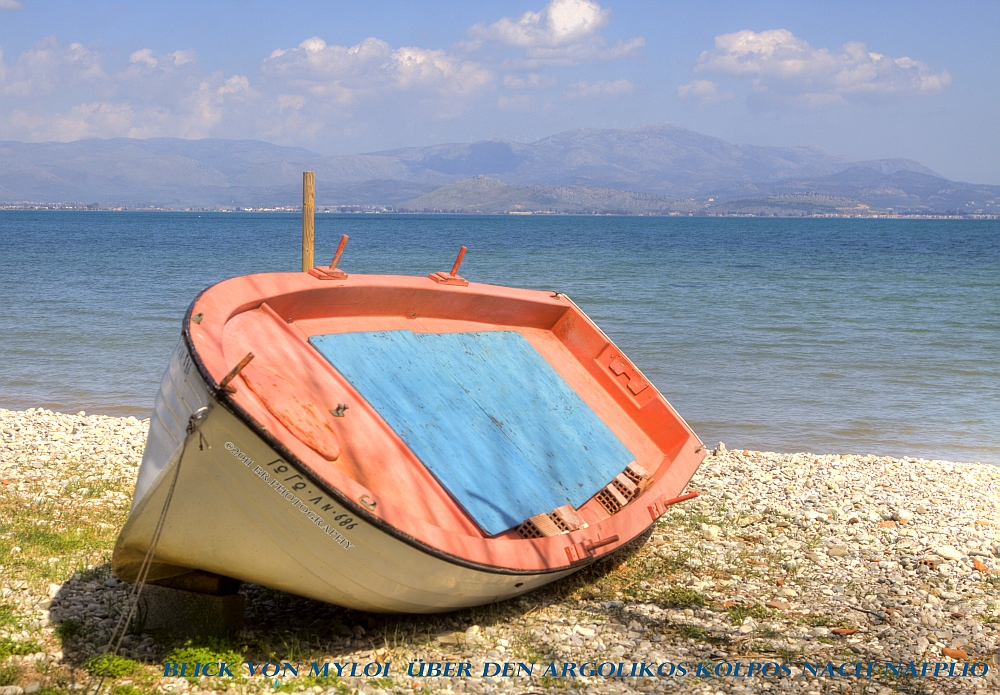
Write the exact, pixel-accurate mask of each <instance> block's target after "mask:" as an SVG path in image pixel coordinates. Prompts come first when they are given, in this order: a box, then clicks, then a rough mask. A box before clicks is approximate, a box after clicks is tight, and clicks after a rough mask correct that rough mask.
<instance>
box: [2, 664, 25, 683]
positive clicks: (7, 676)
mask: <svg viewBox="0 0 1000 695" xmlns="http://www.w3.org/2000/svg"><path fill="white" fill-rule="evenodd" d="M20 671H21V669H20V668H18V667H17V666H16V665H15V664H8V665H6V666H0V687H3V686H5V685H14V684H15V683H17V676H18V674H19V673H20Z"/></svg>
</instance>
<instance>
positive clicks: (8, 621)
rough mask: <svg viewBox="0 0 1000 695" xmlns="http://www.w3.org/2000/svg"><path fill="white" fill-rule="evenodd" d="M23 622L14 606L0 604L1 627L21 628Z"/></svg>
mask: <svg viewBox="0 0 1000 695" xmlns="http://www.w3.org/2000/svg"><path fill="white" fill-rule="evenodd" d="M20 625H21V621H20V620H19V619H18V617H17V611H16V610H15V609H14V607H13V606H11V605H9V604H6V603H0V627H20Z"/></svg>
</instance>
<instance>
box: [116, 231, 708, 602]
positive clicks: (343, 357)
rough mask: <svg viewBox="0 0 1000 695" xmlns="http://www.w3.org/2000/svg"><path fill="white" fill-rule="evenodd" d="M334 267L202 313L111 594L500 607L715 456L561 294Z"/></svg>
mask: <svg viewBox="0 0 1000 695" xmlns="http://www.w3.org/2000/svg"><path fill="white" fill-rule="evenodd" d="M463 253H464V248H463ZM338 257H339V255H338ZM460 260H461V255H460V259H459V262H460ZM335 265H336V264H334V265H331V266H330V267H328V268H323V267H321V268H316V269H314V270H313V271H311V272H310V273H268V274H260V275H249V276H244V277H237V278H234V279H231V280H226V281H224V282H221V283H219V284H217V285H214V286H213V287H210V288H209V289H207V290H205V291H204V292H203V293H202V294H201V295H200V296H199V297H198V298H197V299H196V300H195V301H194V303H193V304H192V305H191V307H190V308H189V310H188V312H187V315H186V316H185V318H184V324H183V331H182V336H181V340H180V343H179V344H178V346H177V349H176V350H175V351H174V353H173V356H172V357H171V359H170V363H169V365H168V367H167V370H166V373H165V374H164V376H163V380H162V383H161V385H160V391H159V394H158V396H157V398H156V405H155V411H154V413H153V415H152V418H151V422H150V432H149V439H148V442H147V445H146V450H145V453H144V455H143V460H142V465H141V467H140V470H139V477H138V482H137V485H136V490H135V495H134V498H133V502H132V509H131V513H130V515H129V518H128V521H127V523H126V524H125V527H124V529H123V530H122V532H121V535H120V537H119V539H118V542H117V544H116V547H115V552H114V560H113V571H114V573H115V574H116V575H117V576H118V577H120V578H122V579H124V580H126V581H135V580H136V579H137V578H141V579H143V580H145V581H161V582H163V581H169V580H170V578H177V577H183V576H186V575H188V574H189V573H191V572H193V571H195V570H198V571H203V572H210V573H214V574H218V575H222V576H224V577H232V578H236V579H239V580H245V581H250V582H255V583H258V584H261V585H265V586H269V587H273V588H277V589H282V590H286V591H289V592H292V593H295V594H299V595H303V596H308V597H312V598H315V599H319V600H322V601H327V602H331V603H335V604H340V605H343V606H347V607H351V608H356V609H361V610H368V611H384V612H414V613H422V612H435V611H445V610H451V609H456V608H461V607H465V606H473V605H478V604H484V603H489V602H492V601H497V600H502V599H506V598H509V597H512V596H516V595H518V594H522V593H524V592H527V591H531V590H532V589H535V588H537V587H539V586H542V585H544V584H546V583H548V582H552V581H554V580H557V579H559V578H561V577H564V576H566V575H568V574H570V573H572V572H575V571H576V570H579V569H580V568H582V567H584V566H586V565H588V564H590V563H592V562H593V561H594V560H595V559H596V558H598V557H600V556H602V555H603V554H606V553H609V552H612V551H614V550H615V549H616V548H619V547H621V546H622V545H624V544H626V543H628V542H629V541H631V540H633V539H634V538H636V537H637V536H639V535H640V534H642V533H643V532H644V531H645V530H646V529H648V528H649V527H650V525H651V524H652V523H653V522H654V521H655V520H656V519H657V518H658V517H659V516H660V515H661V514H662V513H663V512H664V511H665V510H666V509H667V506H668V505H669V504H671V503H672V502H674V501H676V500H677V498H678V497H679V496H680V494H681V492H682V491H683V489H684V487H685V485H686V484H687V482H688V480H689V479H690V478H691V476H692V475H693V473H694V471H695V470H696V469H697V467H698V465H699V463H700V462H701V460H702V458H703V457H704V456H705V450H704V447H703V446H702V444H701V442H700V441H699V440H698V437H697V436H696V435H695V434H694V432H693V431H692V430H691V429H690V428H689V427H688V426H687V425H686V424H685V423H684V421H683V420H682V419H681V418H680V416H679V415H678V414H677V413H676V412H675V411H674V409H673V408H672V407H671V406H670V405H669V404H668V403H667V401H666V400H665V399H664V398H663V396H662V395H661V394H660V393H659V392H658V391H657V389H656V388H655V387H654V386H653V385H652V384H651V383H649V381H648V380H647V379H645V378H644V377H643V375H642V373H641V372H640V371H639V370H638V369H637V368H636V367H635V366H634V365H633V364H632V363H631V362H630V361H629V360H628V358H626V356H625V355H624V354H622V352H621V350H619V349H618V348H617V347H616V346H615V345H614V343H612V342H611V341H610V340H609V339H608V337H607V336H606V335H604V333H602V332H601V330H600V329H599V328H598V327H597V326H596V325H594V323H593V322H592V321H591V320H590V319H589V318H588V317H587V316H586V315H585V314H584V313H583V312H582V311H581V310H580V309H579V307H577V306H576V305H575V304H574V303H573V302H572V301H571V300H570V299H569V297H567V296H566V295H564V294H560V293H558V292H551V291H549V292H544V291H533V290H524V289H511V288H506V287H499V286H494V285H485V284H477V283H470V282H467V281H466V280H464V279H463V278H462V277H461V276H460V275H458V268H459V263H458V262H456V264H455V267H454V268H453V269H452V272H450V273H447V272H442V273H433V274H431V275H430V276H428V277H403V276H388V275H353V274H352V275H350V276H348V275H346V274H345V273H343V272H342V271H341V270H339V269H337V268H335ZM689 496H692V495H687V496H685V498H686V497H689ZM144 563H145V566H144ZM147 573H148V574H147Z"/></svg>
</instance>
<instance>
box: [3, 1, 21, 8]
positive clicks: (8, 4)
mask: <svg viewBox="0 0 1000 695" xmlns="http://www.w3.org/2000/svg"><path fill="white" fill-rule="evenodd" d="M22 7H24V5H22V4H21V3H19V2H18V1H17V0H0V10H19V9H21V8H22Z"/></svg>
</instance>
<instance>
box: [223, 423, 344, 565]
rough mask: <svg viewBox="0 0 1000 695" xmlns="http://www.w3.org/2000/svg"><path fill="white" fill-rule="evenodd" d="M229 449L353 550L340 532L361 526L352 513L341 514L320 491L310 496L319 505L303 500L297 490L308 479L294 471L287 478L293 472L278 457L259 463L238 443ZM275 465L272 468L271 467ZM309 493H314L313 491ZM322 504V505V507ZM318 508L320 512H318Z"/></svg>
mask: <svg viewBox="0 0 1000 695" xmlns="http://www.w3.org/2000/svg"><path fill="white" fill-rule="evenodd" d="M226 449H227V450H228V451H229V453H231V454H232V455H233V456H235V457H236V458H237V459H239V460H240V461H241V462H242V463H243V465H244V466H246V467H247V468H249V469H251V470H252V471H253V472H254V474H255V475H256V476H257V477H258V478H260V479H261V480H262V481H264V482H265V483H267V486H268V487H269V488H271V489H272V490H274V491H275V492H277V493H278V494H279V495H281V496H282V497H283V498H284V499H285V500H286V501H287V502H289V503H290V504H291V505H292V506H293V507H294V508H295V509H298V510H299V511H300V512H302V513H303V514H305V515H306V518H307V519H309V521H311V522H312V523H314V524H316V526H318V527H319V529H320V530H321V531H322V532H323V533H325V534H326V535H328V536H330V537H331V538H333V540H334V542H336V543H337V544H338V545H340V546H342V547H343V548H344V549H346V550H350V549H351V548H353V547H354V543H351V541H349V540H348V539H347V538H345V537H344V535H343V534H341V533H340V531H339V530H338V528H337V527H340V528H342V529H344V530H345V531H350V530H351V529H353V528H354V527H355V526H357V521H355V519H354V517H352V516H351V515H349V514H347V513H344V512H340V513H338V511H337V508H336V507H335V506H334V505H333V504H332V503H330V502H327V501H326V499H325V498H324V497H323V496H322V495H319V494H316V495H315V496H314V497H311V498H309V499H308V500H306V501H308V502H309V503H310V504H312V505H315V507H310V506H309V504H306V501H303V500H302V498H301V497H299V496H298V495H296V494H295V493H296V492H298V491H300V490H302V489H304V488H306V487H308V485H307V483H306V482H305V479H304V478H303V477H302V476H301V475H300V474H298V473H293V474H292V475H291V476H287V477H285V476H284V474H285V473H287V472H288V471H289V466H288V464H287V463H286V462H285V461H283V460H282V459H275V460H274V461H271V462H270V463H265V464H264V465H260V464H258V463H257V462H256V461H254V460H253V459H252V458H250V457H249V456H247V454H246V453H244V452H243V451H241V450H240V448H239V447H238V446H236V445H235V444H233V443H232V442H226ZM268 468H271V470H270V471H268V470H267V469H268ZM296 478H298V479H299V480H300V482H297V483H294V484H292V485H290V486H286V485H285V483H287V482H290V481H292V480H295V479H296ZM308 494H314V493H313V491H312V490H310V491H309V493H308ZM320 505H322V506H320ZM316 509H318V510H319V511H315V510H316ZM320 512H329V513H330V514H332V515H334V516H332V517H329V516H328V517H326V518H325V519H324V517H322V516H320Z"/></svg>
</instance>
